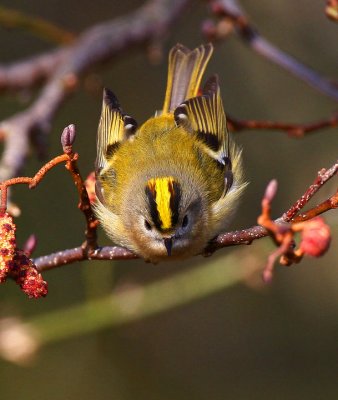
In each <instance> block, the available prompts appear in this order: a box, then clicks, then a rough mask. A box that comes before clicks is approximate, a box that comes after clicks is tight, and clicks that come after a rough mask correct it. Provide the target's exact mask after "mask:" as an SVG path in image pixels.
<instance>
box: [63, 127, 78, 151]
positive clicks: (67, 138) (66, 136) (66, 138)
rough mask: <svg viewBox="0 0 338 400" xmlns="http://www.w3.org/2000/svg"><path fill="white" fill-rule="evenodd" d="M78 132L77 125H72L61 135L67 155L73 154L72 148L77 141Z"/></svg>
mask: <svg viewBox="0 0 338 400" xmlns="http://www.w3.org/2000/svg"><path fill="white" fill-rule="evenodd" d="M75 136H76V131H75V125H73V124H71V125H68V126H66V128H65V129H64V130H63V132H62V134H61V144H62V148H63V151H64V152H65V153H70V152H71V147H72V145H73V143H74V141H75Z"/></svg>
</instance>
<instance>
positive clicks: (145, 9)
mask: <svg viewBox="0 0 338 400" xmlns="http://www.w3.org/2000/svg"><path fill="white" fill-rule="evenodd" d="M188 2H189V0H148V1H147V2H146V3H145V4H144V5H143V6H142V7H140V8H139V9H138V10H136V11H134V12H132V13H130V14H129V15H126V16H123V17H120V18H116V19H114V20H112V21H109V22H105V23H102V24H97V25H95V26H93V27H91V28H89V29H88V30H86V31H85V32H83V33H82V34H81V35H79V36H78V38H77V40H76V41H75V42H74V44H73V45H71V46H68V47H65V48H64V49H63V51H62V62H60V63H58V62H57V63H55V58H54V57H56V58H58V57H60V54H59V53H51V55H52V61H51V62H50V64H49V65H50V66H51V67H52V68H54V67H55V69H53V70H52V71H51V73H50V75H49V77H48V81H47V83H46V85H45V86H44V87H43V89H42V92H41V93H40V95H39V97H38V98H37V99H36V101H35V102H34V103H33V104H32V105H31V106H30V107H29V108H27V109H26V110H25V111H23V112H21V113H19V114H16V115H14V116H12V117H11V118H10V119H8V120H5V121H3V123H2V124H1V126H0V129H1V133H2V135H3V136H4V137H5V150H4V154H3V157H2V159H1V161H0V180H5V179H9V178H11V177H12V176H15V175H16V174H17V173H18V171H19V170H20V168H21V167H22V165H23V162H24V160H25V157H26V154H27V152H28V136H29V135H30V134H31V132H32V131H33V130H34V131H37V132H40V134H43V133H44V134H45V133H47V132H48V131H49V129H50V124H51V120H52V118H53V116H54V114H55V113H56V111H57V110H58V108H59V107H60V105H61V104H62V102H63V101H64V100H65V98H66V97H67V95H68V94H69V93H71V92H72V91H74V89H75V87H76V86H77V83H78V79H79V77H80V75H81V74H83V73H85V72H86V71H87V70H88V69H89V67H92V66H93V65H96V64H99V63H102V62H103V61H105V60H107V59H108V58H113V57H114V56H116V55H117V54H119V53H121V52H122V51H123V50H125V49H126V48H130V47H131V46H133V45H136V44H143V43H145V42H146V41H149V40H150V39H153V38H157V37H159V36H161V35H164V33H165V32H166V31H167V30H168V28H169V26H170V25H171V24H172V23H173V22H174V21H175V20H176V19H177V18H178V17H179V16H180V15H181V13H182V10H183V8H184V7H185V6H186V4H188ZM36 60H38V58H36V59H35V61H36ZM40 61H41V59H40ZM60 61H61V60H60ZM21 65H22V64H21ZM45 65H46V64H45ZM26 67H27V63H26ZM29 68H30V70H31V73H32V69H33V65H32V64H30V65H29ZM12 71H13V70H12ZM21 71H22V70H20V72H21ZM0 72H1V71H0ZM17 72H18V71H17ZM45 72H46V69H45V68H42V69H40V73H39V74H37V76H38V77H41V75H43V73H45ZM12 74H13V72H12ZM33 75H34V74H33ZM36 79H37V78H36V77H35V79H34V80H36ZM31 82H32V80H31ZM8 88H9V87H8V85H7V89H8Z"/></svg>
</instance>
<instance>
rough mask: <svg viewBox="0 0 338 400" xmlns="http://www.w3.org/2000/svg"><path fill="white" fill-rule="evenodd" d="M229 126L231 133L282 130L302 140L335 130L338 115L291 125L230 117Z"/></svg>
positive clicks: (337, 123)
mask: <svg viewBox="0 0 338 400" xmlns="http://www.w3.org/2000/svg"><path fill="white" fill-rule="evenodd" d="M227 124H228V127H229V129H230V130H231V131H236V132H239V131H242V130H246V129H255V130H258V129H259V130H280V131H285V132H286V133H287V134H288V135H289V136H293V137H297V138H300V137H303V136H304V135H305V134H307V133H313V132H316V131H318V130H320V129H324V128H333V127H336V126H338V115H337V114H335V115H334V116H332V117H331V118H329V119H324V120H321V121H316V122H313V123H311V124H290V123H284V122H275V121H255V120H239V119H236V118H233V117H231V116H229V115H228V116H227Z"/></svg>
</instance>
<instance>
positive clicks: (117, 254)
mask: <svg viewBox="0 0 338 400" xmlns="http://www.w3.org/2000/svg"><path fill="white" fill-rule="evenodd" d="M336 168H337V166H336V165H334V166H333V167H331V168H329V169H328V170H322V174H320V175H319V177H318V178H317V179H316V182H317V180H319V179H320V183H317V186H318V187H317V186H316V190H315V192H316V191H318V190H319V189H320V188H321V187H323V185H324V184H325V183H326V182H327V181H328V180H329V179H330V177H332V176H333V175H334V172H333V171H336ZM324 171H325V172H324ZM313 186H314V185H311V186H310V188H309V189H308V190H307V191H306V193H310V192H311V193H312V195H313V194H314V193H315V192H314V191H313V190H314V189H313ZM276 189H277V186H276V183H275V182H273V183H272V184H271V185H270V186H269V190H268V191H267V192H266V195H265V197H264V200H263V203H264V207H263V209H264V210H265V214H264V217H265V218H264V224H263V225H264V227H263V226H262V225H259V226H254V227H251V228H248V229H243V230H239V231H233V232H226V233H223V234H220V235H218V236H217V237H216V238H215V239H214V240H213V241H212V242H211V243H210V244H209V245H208V246H207V248H206V249H204V251H203V252H202V254H203V255H206V256H208V255H211V254H212V253H214V252H215V251H217V250H219V249H221V248H223V247H229V246H235V245H242V244H251V243H252V242H253V241H254V240H257V239H260V238H262V237H266V236H268V235H269V234H271V232H272V233H273V235H272V236H273V237H276V241H277V242H278V243H281V242H282V238H284V235H285V229H284V228H285V227H286V226H287V227H288V226H289V225H288V224H287V221H290V219H287V217H284V216H283V218H278V219H277V220H275V221H271V220H270V217H269V216H270V208H269V207H270V203H271V200H272V198H273V196H274V193H275V192H276ZM312 195H311V196H309V195H306V196H305V200H304V199H303V197H304V196H302V198H301V199H300V200H298V201H297V202H296V203H295V205H294V206H293V207H292V208H291V209H292V212H291V211H290V210H291V209H290V210H289V211H288V212H290V215H293V216H292V217H291V218H292V221H293V222H298V221H306V220H309V219H311V218H313V217H314V216H316V215H318V214H319V213H320V212H324V211H328V210H330V209H333V208H337V194H336V195H334V196H332V197H331V198H330V199H328V200H327V201H326V202H324V203H325V205H324V203H322V204H321V205H319V206H317V208H315V209H312V210H309V211H308V212H307V213H302V214H300V215H299V216H296V214H295V213H297V212H299V211H300V210H301V209H302V208H303V207H304V205H305V204H306V203H307V202H308V201H309V200H310V198H311V197H312ZM304 201H305V202H304ZM297 204H299V205H297ZM300 205H301V207H300ZM295 210H297V211H295ZM266 221H271V222H270V225H268V224H267V223H266ZM260 222H261V221H260ZM95 228H96V225H95ZM277 233H280V234H281V236H278V235H277ZM282 253H283V254H284V253H285V251H282ZM282 253H280V254H282ZM280 254H279V253H278V252H277V253H276V257H277V256H278V255H280ZM134 258H139V257H138V256H137V255H136V254H134V253H133V252H131V251H130V250H128V249H125V248H123V247H118V246H113V247H102V248H96V249H93V248H92V249H91V251H90V252H84V251H83V247H76V248H73V249H67V250H63V251H59V252H57V253H53V254H50V255H46V256H42V257H38V258H36V259H35V260H34V264H35V265H36V267H37V269H38V270H39V271H40V272H42V271H45V270H49V269H53V268H56V267H60V266H62V265H65V264H70V263H72V262H74V261H83V260H89V259H90V260H130V259H134Z"/></svg>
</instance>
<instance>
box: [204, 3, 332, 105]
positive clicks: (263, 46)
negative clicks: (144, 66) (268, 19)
mask: <svg viewBox="0 0 338 400" xmlns="http://www.w3.org/2000/svg"><path fill="white" fill-rule="evenodd" d="M209 2H210V4H211V10H212V12H213V13H214V14H215V15H216V16H218V17H221V18H226V19H227V20H230V21H231V22H232V23H233V25H234V26H235V28H236V32H237V33H238V35H239V36H240V38H241V39H242V40H243V41H244V42H245V43H246V44H247V45H248V46H249V47H250V48H251V49H252V50H254V51H255V52H256V53H257V54H260V55H261V56H263V57H264V58H266V59H267V60H268V61H270V62H272V63H274V64H276V65H278V66H280V67H282V68H283V69H285V70H286V71H288V72H290V73H291V74H292V75H294V76H296V77H297V78H298V79H300V80H302V81H304V82H305V83H307V84H308V85H310V86H312V87H313V88H314V89H316V90H318V91H319V92H321V93H323V94H325V95H326V96H328V97H330V98H332V99H333V100H336V101H338V86H337V85H336V84H335V83H333V82H332V81H331V80H330V79H327V78H325V77H323V76H321V75H320V74H319V73H318V72H316V71H314V70H313V69H311V68H309V67H307V66H305V65H304V64H302V63H301V62H300V61H298V60H297V59H296V58H294V57H292V56H290V55H289V54H287V53H285V52H283V51H282V50H280V49H279V48H278V47H277V46H275V45H274V44H273V43H271V42H270V41H268V40H267V39H265V38H264V37H263V36H262V35H261V34H260V33H259V32H258V30H257V29H256V27H254V26H253V25H252V23H251V22H250V20H249V18H248V17H247V15H246V14H245V12H244V11H243V8H242V7H241V6H240V4H239V2H238V1H237V0H209ZM206 34H207V36H208V37H209V38H210V39H217V29H213V28H212V27H211V26H210V25H208V29H207V30H206ZM215 35H216V36H215Z"/></svg>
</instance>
